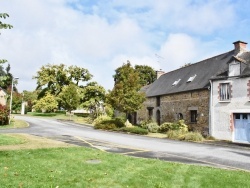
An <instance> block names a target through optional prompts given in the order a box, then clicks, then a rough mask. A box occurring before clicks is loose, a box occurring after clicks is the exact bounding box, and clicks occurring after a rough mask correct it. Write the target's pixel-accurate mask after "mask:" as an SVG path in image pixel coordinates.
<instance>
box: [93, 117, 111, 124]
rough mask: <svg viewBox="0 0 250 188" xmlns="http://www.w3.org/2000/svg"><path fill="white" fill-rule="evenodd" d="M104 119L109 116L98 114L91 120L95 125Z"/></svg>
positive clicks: (109, 118)
mask: <svg viewBox="0 0 250 188" xmlns="http://www.w3.org/2000/svg"><path fill="white" fill-rule="evenodd" d="M104 120H111V117H109V116H105V115H104V116H98V117H97V118H96V119H95V120H94V122H93V124H94V125H96V124H100V123H101V122H102V121H104Z"/></svg>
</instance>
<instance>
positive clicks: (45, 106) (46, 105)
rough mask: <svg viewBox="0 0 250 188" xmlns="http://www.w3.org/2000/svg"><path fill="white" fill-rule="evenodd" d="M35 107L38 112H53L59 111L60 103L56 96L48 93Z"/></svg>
mask: <svg viewBox="0 0 250 188" xmlns="http://www.w3.org/2000/svg"><path fill="white" fill-rule="evenodd" d="M33 107H34V109H35V110H36V111H45V112H52V111H53V110H55V109H57V107H58V103H57V101H56V97H55V96H53V95H51V94H50V93H46V95H45V96H44V97H43V98H41V99H39V100H38V101H36V104H35V105H34V106H33Z"/></svg>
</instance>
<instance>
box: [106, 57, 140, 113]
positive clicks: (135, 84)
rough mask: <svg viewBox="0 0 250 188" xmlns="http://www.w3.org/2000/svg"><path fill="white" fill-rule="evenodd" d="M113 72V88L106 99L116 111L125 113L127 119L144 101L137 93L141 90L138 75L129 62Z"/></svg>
mask: <svg viewBox="0 0 250 188" xmlns="http://www.w3.org/2000/svg"><path fill="white" fill-rule="evenodd" d="M115 72H116V74H115V75H114V79H115V86H114V88H113V90H112V91H111V92H110V93H109V94H108V96H107V99H108V102H109V103H110V104H111V105H112V106H113V107H114V108H115V109H116V110H118V111H120V112H125V113H126V114H127V117H128V115H129V114H130V113H132V112H135V111H136V110H138V109H140V107H141V105H142V103H143V102H144V101H145V95H144V94H143V93H140V92H139V90H140V88H141V84H140V79H139V74H138V72H137V71H136V70H135V69H134V68H133V67H132V66H131V64H130V62H129V61H128V62H127V64H123V66H122V67H119V68H117V69H116V71H115Z"/></svg>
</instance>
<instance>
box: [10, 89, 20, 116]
mask: <svg viewBox="0 0 250 188" xmlns="http://www.w3.org/2000/svg"><path fill="white" fill-rule="evenodd" d="M21 106H22V94H20V93H18V92H13V93H12V112H15V113H18V112H20V111H21Z"/></svg>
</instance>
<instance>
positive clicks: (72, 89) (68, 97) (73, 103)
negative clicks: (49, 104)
mask: <svg viewBox="0 0 250 188" xmlns="http://www.w3.org/2000/svg"><path fill="white" fill-rule="evenodd" d="M57 99H58V102H59V103H60V104H61V107H63V108H64V109H65V110H67V111H69V112H71V111H72V110H75V109H76V108H77V107H78V106H79V103H80V96H79V94H78V87H77V86H76V85H74V84H69V85H68V86H64V87H63V88H62V91H61V93H60V94H59V95H58V98H57Z"/></svg>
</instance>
